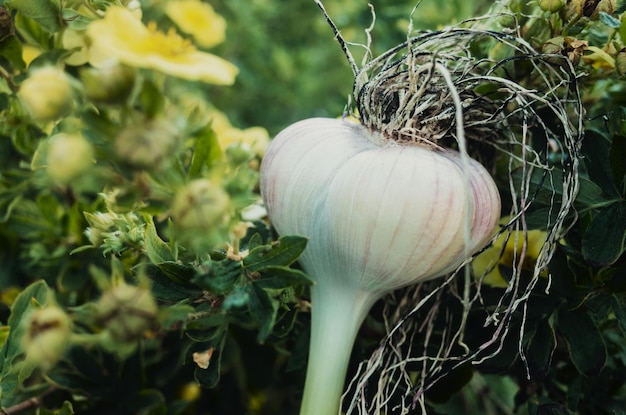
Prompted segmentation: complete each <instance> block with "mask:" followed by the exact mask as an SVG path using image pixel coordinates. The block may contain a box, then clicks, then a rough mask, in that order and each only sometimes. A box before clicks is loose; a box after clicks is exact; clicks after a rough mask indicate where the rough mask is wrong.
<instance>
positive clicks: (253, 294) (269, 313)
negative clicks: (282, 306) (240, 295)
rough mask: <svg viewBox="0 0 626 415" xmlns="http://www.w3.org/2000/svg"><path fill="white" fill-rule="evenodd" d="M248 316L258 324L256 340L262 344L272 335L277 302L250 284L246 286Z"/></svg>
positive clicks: (265, 292)
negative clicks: (248, 296) (248, 297)
mask: <svg viewBox="0 0 626 415" xmlns="http://www.w3.org/2000/svg"><path fill="white" fill-rule="evenodd" d="M248 293H249V295H250V301H249V302H248V306H249V307H250V314H251V315H252V318H253V319H254V320H255V321H256V322H257V323H258V324H259V333H258V335H257V340H258V341H259V342H260V343H262V342H263V341H264V340H265V339H267V336H269V335H270V334H271V333H272V329H273V328H274V324H275V323H276V315H277V312H278V301H277V300H275V299H274V298H272V297H271V296H270V295H269V293H268V292H267V291H265V290H264V289H263V288H261V287H259V286H257V285H256V284H252V285H249V286H248Z"/></svg>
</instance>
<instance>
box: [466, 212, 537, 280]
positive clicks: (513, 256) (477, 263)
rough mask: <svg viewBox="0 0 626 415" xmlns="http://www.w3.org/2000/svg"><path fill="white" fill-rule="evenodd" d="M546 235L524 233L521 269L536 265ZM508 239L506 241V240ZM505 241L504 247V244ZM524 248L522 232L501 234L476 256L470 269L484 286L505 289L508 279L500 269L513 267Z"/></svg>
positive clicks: (506, 220) (535, 232)
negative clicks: (524, 250)
mask: <svg viewBox="0 0 626 415" xmlns="http://www.w3.org/2000/svg"><path fill="white" fill-rule="evenodd" d="M508 221H509V218H503V219H502V221H501V223H502V224H506V223H508ZM546 236H547V233H546V232H544V231H540V230H530V231H527V232H526V238H527V240H528V244H527V245H526V253H525V257H524V262H523V264H522V268H523V269H528V270H532V269H533V268H534V266H535V264H536V263H537V257H538V256H539V252H540V251H541V247H542V246H543V243H544V242H545V240H546ZM507 237H508V240H507ZM505 241H506V246H505V245H504V242H505ZM523 247H524V232H523V231H512V232H511V233H510V234H508V233H506V232H505V233H503V234H502V235H500V236H499V237H498V239H496V241H495V242H494V243H493V245H492V246H491V247H489V248H488V249H486V250H485V251H484V252H482V253H481V254H480V255H478V256H477V257H476V258H475V259H474V261H473V262H472V269H473V271H474V275H475V276H476V278H481V277H482V276H483V274H484V279H483V280H482V281H483V283H484V284H487V285H491V286H493V287H506V286H507V285H508V278H505V277H504V276H503V275H502V273H501V271H500V267H505V268H512V267H514V266H515V264H514V261H515V262H517V261H519V257H520V255H521V253H522V248H523Z"/></svg>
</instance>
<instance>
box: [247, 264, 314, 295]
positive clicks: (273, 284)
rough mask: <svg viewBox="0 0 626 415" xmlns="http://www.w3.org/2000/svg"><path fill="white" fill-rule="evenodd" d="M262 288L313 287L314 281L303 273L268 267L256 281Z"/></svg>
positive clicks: (282, 267)
mask: <svg viewBox="0 0 626 415" xmlns="http://www.w3.org/2000/svg"><path fill="white" fill-rule="evenodd" d="M254 283H255V284H257V285H258V286H259V287H261V288H272V289H280V288H287V287H295V286H298V285H312V284H313V281H312V280H311V279H310V278H309V277H308V276H307V275H306V274H305V273H304V272H302V271H300V270H297V269H291V268H288V267H285V266H277V265H273V266H267V267H264V268H263V271H262V272H261V276H260V277H259V278H258V279H256V280H254Z"/></svg>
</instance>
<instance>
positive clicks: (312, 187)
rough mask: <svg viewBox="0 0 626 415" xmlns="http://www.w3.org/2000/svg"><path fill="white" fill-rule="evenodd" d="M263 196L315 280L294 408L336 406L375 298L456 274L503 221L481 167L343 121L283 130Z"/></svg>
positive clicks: (268, 158) (314, 414)
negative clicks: (296, 240) (305, 363)
mask: <svg viewBox="0 0 626 415" xmlns="http://www.w3.org/2000/svg"><path fill="white" fill-rule="evenodd" d="M464 166H466V167H467V168H464ZM467 184H469V187H467ZM261 194H262V196H263V199H264V202H265V204H266V208H267V211H268V214H269V217H270V219H271V221H272V225H273V226H274V227H275V229H276V230H277V232H278V233H279V234H280V235H302V236H306V237H308V238H309V243H308V245H307V248H306V250H305V251H304V253H303V254H302V256H301V258H300V263H301V265H302V267H303V268H304V270H305V271H306V272H307V273H308V274H309V275H310V276H311V278H312V279H313V280H314V281H315V282H316V283H315V285H314V286H313V287H312V289H311V303H312V333H311V348H310V356H309V367H308V371H307V381H306V387H305V396H304V401H303V404H302V409H301V414H302V415H303V414H308V415H334V414H336V413H337V412H338V408H339V400H340V397H341V392H342V391H343V383H344V377H345V374H346V370H347V364H348V359H349V356H350V352H351V349H352V344H353V342H354V338H355V336H356V333H357V330H358V328H359V326H360V325H361V323H362V321H363V319H364V318H365V316H366V315H367V313H368V311H369V309H370V308H371V306H372V305H373V304H374V302H375V301H376V300H378V299H379V298H380V297H382V296H383V295H384V294H386V293H388V292H390V291H391V290H394V289H397V288H400V287H402V286H406V285H409V284H413V283H417V282H420V281H424V280H427V279H431V278H435V277H438V276H441V275H444V274H446V273H449V272H451V271H454V270H455V269H456V268H457V267H459V266H460V265H461V264H462V263H463V261H465V260H466V259H467V256H468V255H470V254H472V253H474V252H476V251H477V250H479V249H480V248H482V247H483V246H484V245H485V244H486V243H487V242H488V241H489V240H490V239H491V237H492V236H493V231H494V228H495V226H496V224H497V223H498V219H499V217H500V198H499V194H498V190H497V188H496V185H495V183H494V181H493V179H492V178H491V176H490V175H489V173H488V172H487V171H486V170H485V168H484V167H482V166H481V165H480V164H479V163H478V162H476V161H474V160H472V159H469V160H466V163H465V164H464V163H463V160H462V157H461V155H460V154H459V153H458V152H455V151H453V150H445V149H438V148H437V149H436V148H434V147H433V146H431V145H420V144H415V143H410V144H409V143H398V142H395V141H393V140H387V139H385V138H384V137H383V136H381V135H379V134H377V133H372V132H370V131H369V130H368V129H367V128H366V127H364V126H361V125H358V124H354V123H351V122H348V121H345V120H339V119H325V118H314V119H309V120H304V121H300V122H298V123H295V124H293V125H292V126H290V127H288V128H287V129H285V130H284V131H282V132H281V133H280V134H279V135H278V136H277V137H276V138H275V139H274V140H273V141H272V143H271V144H270V147H269V149H268V151H267V153H266V154H265V157H264V159H263V162H262V166H261ZM466 231H469V233H468V232H466ZM331 390H332V392H331Z"/></svg>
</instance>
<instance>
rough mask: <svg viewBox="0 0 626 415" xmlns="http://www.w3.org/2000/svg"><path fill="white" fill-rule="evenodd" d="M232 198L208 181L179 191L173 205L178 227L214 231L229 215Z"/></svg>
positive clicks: (205, 180) (192, 184)
mask: <svg viewBox="0 0 626 415" xmlns="http://www.w3.org/2000/svg"><path fill="white" fill-rule="evenodd" d="M229 207H230V198H229V197H228V194H227V193H226V192H225V191H224V190H223V189H222V188H220V187H217V186H215V185H214V184H213V183H211V181H210V180H207V179H197V180H194V181H192V182H191V183H189V184H188V185H187V186H185V187H184V188H183V189H181V190H179V191H178V193H177V194H176V198H175V199H174V203H173V205H172V216H173V218H174V223H175V225H176V226H178V227H179V228H182V229H192V230H193V229H196V230H212V229H214V228H215V227H217V226H220V225H222V224H223V223H224V222H225V219H226V218H227V215H228V210H229Z"/></svg>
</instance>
